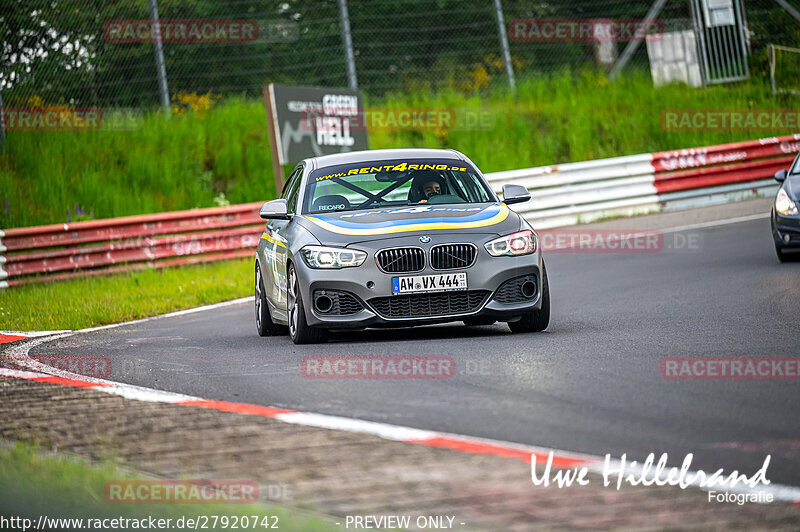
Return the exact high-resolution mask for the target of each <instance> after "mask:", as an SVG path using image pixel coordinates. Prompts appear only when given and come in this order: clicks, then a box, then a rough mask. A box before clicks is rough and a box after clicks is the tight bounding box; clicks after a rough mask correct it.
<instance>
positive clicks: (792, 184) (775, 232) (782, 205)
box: [772, 155, 800, 262]
mask: <svg viewBox="0 0 800 532" xmlns="http://www.w3.org/2000/svg"><path fill="white" fill-rule="evenodd" d="M798 161H800V155H799V156H798V157H796V158H795V160H794V162H793V163H792V166H791V168H789V171H786V170H780V171H779V172H776V173H775V180H776V181H777V182H778V183H780V184H781V188H780V189H778V194H777V195H776V196H775V202H774V203H773V204H772V237H773V238H774V239H775V253H777V255H778V260H779V261H781V262H784V261H789V260H793V261H796V260H798V259H800V213H798V209H797V205H798V203H800V163H798Z"/></svg>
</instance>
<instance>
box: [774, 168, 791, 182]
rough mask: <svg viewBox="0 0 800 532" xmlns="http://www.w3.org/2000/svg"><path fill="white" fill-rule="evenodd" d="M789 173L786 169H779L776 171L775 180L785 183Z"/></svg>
mask: <svg viewBox="0 0 800 532" xmlns="http://www.w3.org/2000/svg"><path fill="white" fill-rule="evenodd" d="M787 175H788V172H787V171H786V170H778V171H777V172H775V181H777V182H778V183H783V182H784V181H786V176H787Z"/></svg>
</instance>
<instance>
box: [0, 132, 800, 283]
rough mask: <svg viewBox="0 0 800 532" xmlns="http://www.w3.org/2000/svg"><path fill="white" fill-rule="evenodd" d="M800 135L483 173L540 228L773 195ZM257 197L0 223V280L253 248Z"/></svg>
mask: <svg viewBox="0 0 800 532" xmlns="http://www.w3.org/2000/svg"><path fill="white" fill-rule="evenodd" d="M798 152H800V134H796V135H789V136H786V137H772V138H766V139H759V140H751V141H746V142H735V143H731V144H721V145H718V146H707V147H703V148H692V149H686V150H676V151H667V152H659V153H645V154H640V155H629V156H625V157H614V158H611V159H600V160H596V161H583V162H578V163H567V164H560V165H553V166H541V167H536V168H526V169H522V170H511V171H507V172H495V173H491V174H487V178H488V179H489V182H490V183H491V185H492V186H493V187H494V189H495V190H496V191H497V192H500V191H501V188H502V185H503V184H505V183H517V184H520V185H523V186H525V187H527V188H528V190H530V192H531V196H532V198H533V201H530V202H527V203H522V204H520V205H518V206H515V207H516V209H517V211H518V212H520V213H521V214H523V215H524V216H525V217H526V218H527V219H528V220H530V221H531V222H532V223H533V224H534V227H536V228H537V229H548V228H552V227H559V226H566V225H574V224H577V223H582V222H590V221H593V220H597V219H599V218H603V217H607V216H617V215H632V214H642V213H647V212H658V211H662V210H675V209H683V208H690V207H699V206H703V205H711V204H714V203H722V202H725V201H732V200H738V199H746V198H751V197H757V196H763V195H768V194H773V193H775V191H776V189H777V184H776V183H775V181H774V180H773V179H772V176H773V175H774V173H775V172H776V171H778V170H781V169H787V168H788V167H789V165H790V164H791V162H792V159H793V158H794V156H795V155H796V154H797V153H798ZM260 206H261V203H246V204H242V205H233V206H230V207H217V208H211V209H193V210H187V211H178V212H167V213H159V214H148V215H143V216H126V217H123V218H111V219H107V220H94V221H90V222H77V223H73V224H54V225H45V226H39V227H22V228H18V229H7V230H5V232H4V231H0V287H8V286H14V285H20V284H25V283H32V282H40V281H50V280H58V279H68V278H72V277H77V276H87V275H98V274H103V273H111V272H120V271H129V270H136V269H141V268H150V267H155V268H164V267H169V266H176V265H180V264H189V263H194V262H209V261H214V260H222V259H228V258H236V257H248V256H251V254H252V253H253V250H254V249H255V247H256V245H257V244H258V239H259V235H260V233H261V231H262V228H263V222H262V221H261V219H260V218H259V216H258V210H259V207H260Z"/></svg>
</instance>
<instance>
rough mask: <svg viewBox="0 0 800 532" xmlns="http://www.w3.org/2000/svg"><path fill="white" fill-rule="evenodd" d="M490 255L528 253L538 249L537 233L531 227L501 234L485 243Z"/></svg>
mask: <svg viewBox="0 0 800 532" xmlns="http://www.w3.org/2000/svg"><path fill="white" fill-rule="evenodd" d="M483 246H484V247H485V248H486V251H488V252H489V254H490V255H493V256H495V257H501V256H503V255H528V254H530V253H533V252H534V251H536V235H535V234H534V233H533V231H531V230H530V229H525V230H524V231H519V232H517V233H511V234H510V235H506V236H501V237H500V238H495V239H494V240H492V241H490V242H487V243H486V244H484V245H483Z"/></svg>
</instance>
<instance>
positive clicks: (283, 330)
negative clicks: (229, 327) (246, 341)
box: [255, 262, 289, 336]
mask: <svg viewBox="0 0 800 532" xmlns="http://www.w3.org/2000/svg"><path fill="white" fill-rule="evenodd" d="M255 277H256V282H255V286H256V290H255V291H256V294H255V302H256V330H257V331H258V335H259V336H283V335H285V334H288V333H289V328H288V327H286V326H285V325H278V324H277V323H275V322H273V321H272V316H271V315H270V313H269V304H268V303H267V294H266V292H265V291H264V279H262V277H261V269H260V268H259V266H258V262H256V276H255Z"/></svg>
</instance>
